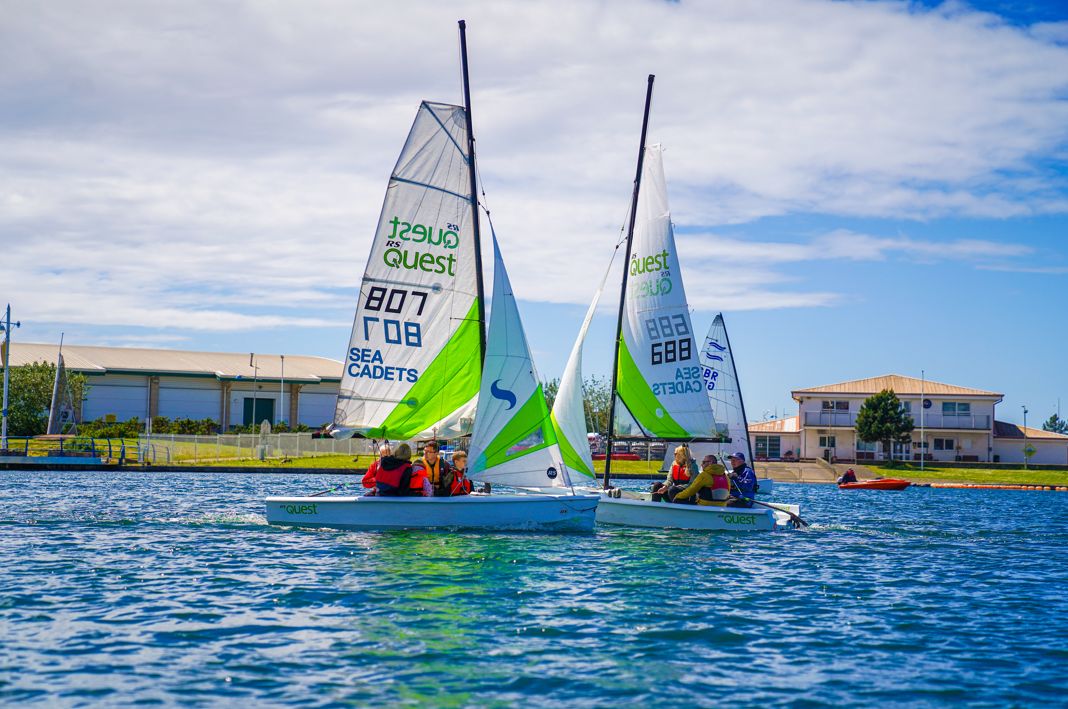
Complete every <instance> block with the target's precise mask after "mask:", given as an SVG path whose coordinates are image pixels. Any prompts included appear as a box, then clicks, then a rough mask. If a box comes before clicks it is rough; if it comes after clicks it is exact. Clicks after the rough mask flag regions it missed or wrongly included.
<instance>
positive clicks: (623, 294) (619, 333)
mask: <svg viewBox="0 0 1068 709" xmlns="http://www.w3.org/2000/svg"><path fill="white" fill-rule="evenodd" d="M655 79H656V77H655V76H654V75H653V74H650V75H649V85H648V87H647V88H646V90H645V113H644V114H643V115H642V136H641V140H640V142H639V144H638V167H637V169H636V170H635V173H634V193H633V195H632V196H631V200H630V219H629V220H628V222H627V253H626V255H625V256H624V257H623V280H622V282H621V284H620V287H619V313H618V315H617V317H616V341H615V350H614V352H613V355H612V388H611V394H612V398H611V399H610V400H609V402H608V431H607V433H608V440H607V448H606V449H605V455H604V489H605V490H607V489H609V488H610V487H611V485H612V446H613V444H614V442H615V441H614V427H615V422H616V421H615V419H616V385H617V384H618V383H619V382H618V378H619V347H620V343H622V341H623V307H624V303H625V302H626V298H627V274H628V273H629V266H630V252H631V247H632V246H633V242H634V220H635V218H636V217H637V214H638V192H639V191H640V190H641V184H642V165H643V163H644V162H645V134H646V132H647V131H648V129H649V107H650V105H651V104H652V101H653V81H654V80H655Z"/></svg>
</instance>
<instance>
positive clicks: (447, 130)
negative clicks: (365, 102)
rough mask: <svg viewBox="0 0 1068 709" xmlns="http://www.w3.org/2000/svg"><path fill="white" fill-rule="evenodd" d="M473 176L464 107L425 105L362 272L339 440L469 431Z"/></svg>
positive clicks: (337, 425) (473, 372)
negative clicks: (468, 151) (353, 435)
mask: <svg viewBox="0 0 1068 709" xmlns="http://www.w3.org/2000/svg"><path fill="white" fill-rule="evenodd" d="M470 169H471V163H470V159H469V156H468V154H467V127H466V114H465V111H464V109H463V108H462V107H460V106H451V105H446V104H440V103H428V102H425V101H424V102H423V103H422V104H421V105H420V107H419V111H418V113H417V114H416V117H415V122H414V123H413V124H412V128H411V131H410V132H409V133H408V139H407V141H406V142H405V144H404V149H403V150H402V151H401V154H400V158H398V160H397V164H396V166H395V167H394V168H393V173H392V175H391V176H390V179H389V186H388V187H387V188H386V198H385V202H384V204H383V205H382V214H381V216H380V217H379V219H378V229H377V231H376V232H375V237H374V243H373V244H372V245H371V254H370V257H369V258H368V260H367V268H366V270H365V271H364V274H363V282H362V284H361V286H360V296H359V302H358V303H357V305H356V318H355V321H354V322H353V326H352V335H351V337H350V338H349V346H348V349H347V350H346V353H345V370H344V374H343V376H342V380H341V387H340V392H339V394H338V400H337V410H336V412H335V414H334V426H333V429H334V432H335V435H337V436H345V435H352V434H353V433H360V434H363V435H365V436H368V437H375V438H392V439H410V438H416V437H428V436H435V437H442V438H447V437H454V436H459V435H461V434H462V433H465V432H468V431H469V430H470V427H471V419H472V417H473V415H474V411H475V403H476V400H477V396H478V386H479V379H480V375H481V371H480V368H479V329H480V324H479V322H478V302H477V292H478V289H477V282H476V275H475V243H474V226H473V221H472V220H473V212H472V208H471V205H472V198H471V194H470V189H471V188H470V184H471V183H470Z"/></svg>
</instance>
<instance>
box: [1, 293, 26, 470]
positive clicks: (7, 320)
mask: <svg viewBox="0 0 1068 709" xmlns="http://www.w3.org/2000/svg"><path fill="white" fill-rule="evenodd" d="M11 325H12V322H11V304H10V303H8V304H7V312H6V313H5V314H4V321H3V322H0V330H3V331H4V408H3V412H2V413H3V423H2V424H0V427H2V431H0V448H2V449H4V450H7V389H8V385H9V384H10V381H11V367H9V366H7V364H8V360H9V358H10V355H11ZM14 325H15V327H22V323H21V322H16V323H14Z"/></svg>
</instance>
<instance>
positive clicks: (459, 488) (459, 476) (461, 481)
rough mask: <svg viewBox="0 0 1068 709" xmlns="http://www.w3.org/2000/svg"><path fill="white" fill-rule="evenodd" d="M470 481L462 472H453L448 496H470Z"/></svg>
mask: <svg viewBox="0 0 1068 709" xmlns="http://www.w3.org/2000/svg"><path fill="white" fill-rule="evenodd" d="M470 494H471V481H470V480H468V479H467V476H466V475H464V471H462V470H453V473H452V483H451V484H450V485H449V495H450V496H456V495H470Z"/></svg>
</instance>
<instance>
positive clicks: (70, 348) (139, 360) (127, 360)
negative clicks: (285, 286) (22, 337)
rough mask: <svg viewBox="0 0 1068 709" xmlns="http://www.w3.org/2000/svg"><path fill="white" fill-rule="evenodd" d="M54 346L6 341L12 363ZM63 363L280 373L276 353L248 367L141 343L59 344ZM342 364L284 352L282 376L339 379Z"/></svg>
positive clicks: (43, 358)
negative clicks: (283, 374)
mask: <svg viewBox="0 0 1068 709" xmlns="http://www.w3.org/2000/svg"><path fill="white" fill-rule="evenodd" d="M58 351H59V346H58V345H56V344H51V345H46V344H39V343H32V342H12V343H11V355H10V361H11V366H12V367H19V366H22V365H26V364H32V363H33V362H55V361H56V355H57V353H58ZM63 361H64V362H65V363H66V365H67V368H68V369H71V370H75V371H80V372H85V373H87V374H104V373H106V372H136V373H144V374H160V375H167V374H178V375H187V376H188V375H192V376H204V377H216V378H218V379H238V378H240V379H254V378H257V377H258V378H259V379H260V380H272V379H274V380H277V379H279V378H280V377H281V375H282V360H281V357H280V356H279V355H277V354H257V355H256V359H255V361H256V365H257V366H256V367H255V368H254V367H251V366H249V356H248V353H247V352H236V353H235V352H190V351H187V350H160V349H147V348H141V347H90V346H84V345H63ZM341 371H342V363H341V362H339V361H338V360H335V359H329V358H327V357H311V356H308V355H289V354H287V355H286V360H285V378H286V381H290V382H294V383H305V384H314V383H317V382H320V381H324V380H325V381H339V380H340V379H341Z"/></svg>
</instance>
